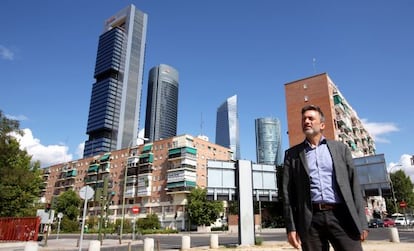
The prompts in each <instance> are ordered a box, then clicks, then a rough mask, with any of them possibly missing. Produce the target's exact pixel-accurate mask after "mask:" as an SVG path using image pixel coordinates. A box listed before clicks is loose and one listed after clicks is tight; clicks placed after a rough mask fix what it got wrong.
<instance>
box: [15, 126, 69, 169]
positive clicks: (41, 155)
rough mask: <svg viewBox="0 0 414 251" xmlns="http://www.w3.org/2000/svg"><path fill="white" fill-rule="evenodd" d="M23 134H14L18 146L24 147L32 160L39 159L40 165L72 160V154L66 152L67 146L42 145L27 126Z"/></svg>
mask: <svg viewBox="0 0 414 251" xmlns="http://www.w3.org/2000/svg"><path fill="white" fill-rule="evenodd" d="M22 131H23V133H24V134H23V136H20V135H16V134H14V136H15V137H16V138H17V140H18V141H19V142H20V148H21V149H26V151H27V153H28V154H29V155H31V156H32V160H33V161H37V160H38V161H40V165H41V166H42V167H47V166H51V165H54V164H58V163H63V162H68V161H71V160H72V154H69V153H68V150H69V148H68V147H67V146H65V145H48V146H44V145H42V144H41V143H40V140H39V139H37V138H34V137H33V134H32V131H31V130H30V129H28V128H26V129H23V130H22Z"/></svg>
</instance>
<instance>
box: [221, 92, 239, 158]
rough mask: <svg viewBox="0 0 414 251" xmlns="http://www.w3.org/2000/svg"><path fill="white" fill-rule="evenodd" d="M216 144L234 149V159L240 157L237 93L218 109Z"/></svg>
mask: <svg viewBox="0 0 414 251" xmlns="http://www.w3.org/2000/svg"><path fill="white" fill-rule="evenodd" d="M216 144H217V145H221V146H224V147H228V148H230V149H231V150H232V151H233V159H234V160H238V159H240V136H239V114H238V112H237V95H234V96H232V97H230V98H228V99H227V100H226V101H225V102H224V103H223V104H222V105H220V107H219V108H218V109H217V120H216Z"/></svg>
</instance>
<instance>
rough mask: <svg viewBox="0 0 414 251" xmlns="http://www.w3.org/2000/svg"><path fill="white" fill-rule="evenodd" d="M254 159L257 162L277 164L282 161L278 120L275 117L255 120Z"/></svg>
mask: <svg viewBox="0 0 414 251" xmlns="http://www.w3.org/2000/svg"><path fill="white" fill-rule="evenodd" d="M255 130H256V159H257V163H258V164H268V165H279V164H281V162H282V143H281V134H280V133H281V129H280V121H279V119H277V118H259V119H256V120H255Z"/></svg>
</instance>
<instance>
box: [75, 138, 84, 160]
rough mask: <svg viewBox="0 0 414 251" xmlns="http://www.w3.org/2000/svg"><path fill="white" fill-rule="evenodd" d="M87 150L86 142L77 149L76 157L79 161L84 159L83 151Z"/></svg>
mask: <svg viewBox="0 0 414 251" xmlns="http://www.w3.org/2000/svg"><path fill="white" fill-rule="evenodd" d="M84 149H85V142H82V143H80V144H79V145H78V147H77V148H76V156H77V157H78V159H82V158H83V150H84Z"/></svg>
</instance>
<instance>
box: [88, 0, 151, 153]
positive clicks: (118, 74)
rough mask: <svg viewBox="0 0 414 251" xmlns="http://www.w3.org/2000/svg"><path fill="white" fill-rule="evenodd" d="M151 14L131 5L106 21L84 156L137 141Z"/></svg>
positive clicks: (100, 39) (99, 47)
mask: <svg viewBox="0 0 414 251" xmlns="http://www.w3.org/2000/svg"><path fill="white" fill-rule="evenodd" d="M146 32H147V14H145V13H143V12H142V11H140V10H138V9H136V8H135V6H134V5H129V6H128V7H126V8H125V9H123V10H121V11H120V12H118V13H117V14H115V15H113V16H112V17H110V18H108V19H107V20H106V21H105V25H104V31H103V33H102V35H100V37H99V45H98V52H97V56H96V65H95V74H94V78H95V83H94V84H93V87H92V95H91V101H90V107H89V116H88V125H87V130H86V133H87V134H88V136H89V137H88V140H87V141H86V142H85V149H84V152H83V156H84V157H88V156H93V155H96V154H99V153H104V152H109V151H113V150H117V149H122V148H126V147H128V146H130V145H132V144H134V143H135V142H136V140H134V139H136V138H137V134H138V129H139V128H138V126H139V115H140V107H141V92H142V79H143V68H144V67H143V66H144V54H145V41H146Z"/></svg>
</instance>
